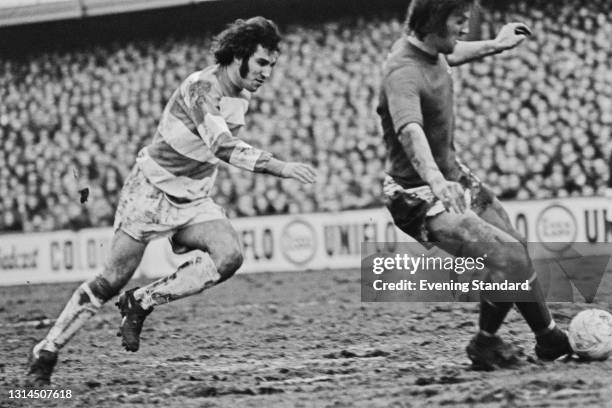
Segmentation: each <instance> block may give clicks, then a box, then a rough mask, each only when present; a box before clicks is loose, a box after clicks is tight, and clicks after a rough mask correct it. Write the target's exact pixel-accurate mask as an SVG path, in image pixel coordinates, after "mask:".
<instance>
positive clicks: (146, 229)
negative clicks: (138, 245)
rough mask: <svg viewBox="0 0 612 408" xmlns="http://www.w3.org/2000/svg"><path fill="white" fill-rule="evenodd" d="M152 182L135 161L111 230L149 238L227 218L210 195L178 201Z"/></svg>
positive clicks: (140, 239) (145, 240) (140, 237)
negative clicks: (119, 230) (192, 199)
mask: <svg viewBox="0 0 612 408" xmlns="http://www.w3.org/2000/svg"><path fill="white" fill-rule="evenodd" d="M178 201H179V200H177V199H173V198H172V197H169V196H168V195H167V194H165V193H164V192H163V191H161V190H160V189H158V188H157V187H155V186H154V185H153V184H151V183H150V182H149V181H148V180H147V178H146V177H145V175H144V174H143V173H142V170H140V167H139V166H138V165H135V166H134V168H133V169H132V171H131V173H130V175H129V176H128V178H127V180H126V181H125V184H124V186H123V189H122V190H121V195H120V197H119V204H118V206H117V212H116V213H115V223H114V230H115V231H117V230H118V229H121V230H122V231H124V232H125V233H126V234H128V235H129V236H131V237H132V238H134V239H136V240H138V241H141V242H148V241H150V240H152V239H155V238H161V237H166V236H171V235H172V234H173V233H174V232H176V231H178V230H179V229H181V228H184V227H186V226H188V225H193V224H198V223H201V222H207V221H213V220H218V219H226V218H227V217H226V215H225V211H224V210H223V208H222V207H220V206H218V205H217V204H215V202H214V201H213V200H212V199H211V198H210V197H205V198H202V199H199V200H195V201H188V202H183V201H181V202H178Z"/></svg>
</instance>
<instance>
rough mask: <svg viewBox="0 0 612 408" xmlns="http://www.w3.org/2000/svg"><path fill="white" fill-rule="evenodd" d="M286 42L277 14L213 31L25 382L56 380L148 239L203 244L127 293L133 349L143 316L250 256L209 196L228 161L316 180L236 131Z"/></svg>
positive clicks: (128, 342) (125, 326) (125, 331)
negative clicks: (99, 261) (107, 246)
mask: <svg viewBox="0 0 612 408" xmlns="http://www.w3.org/2000/svg"><path fill="white" fill-rule="evenodd" d="M279 42H280V34H279V31H278V28H277V27H276V25H275V24H274V23H273V22H272V21H270V20H268V19H265V18H263V17H254V18H251V19H249V20H246V21H245V20H236V21H235V22H234V23H232V24H231V25H229V26H228V28H227V29H225V30H224V31H222V32H221V33H220V34H219V35H218V36H217V37H216V38H215V42H214V46H213V52H214V55H215V60H216V64H215V65H213V66H210V67H208V68H205V69H203V70H201V71H198V72H195V73H193V74H191V75H190V76H189V77H187V78H186V79H185V80H184V81H183V83H182V84H181V85H180V87H179V88H178V89H177V90H176V91H175V92H174V93H173V95H172V97H171V98H170V100H169V101H168V104H167V105H166V108H165V110H164V113H163V116H162V118H161V120H160V123H159V126H158V128H157V131H156V133H155V136H154V138H153V141H152V143H151V144H149V145H148V146H146V147H145V148H143V149H142V150H141V151H140V153H139V154H138V158H137V160H136V165H135V166H134V168H133V170H132V172H131V174H130V176H129V177H128V178H127V180H126V182H125V185H124V187H123V189H122V192H121V197H120V201H119V205H118V207H117V212H116V215H115V223H114V228H115V235H114V237H113V241H112V245H111V250H110V255H109V258H108V260H107V262H106V265H105V268H104V271H103V272H102V273H101V274H100V275H98V276H95V277H93V278H91V279H89V280H88V281H86V282H84V283H83V284H82V285H81V286H80V287H79V288H78V289H77V290H76V291H75V292H74V294H73V295H72V297H71V299H70V300H69V301H68V303H67V304H66V306H65V307H64V310H63V311H62V312H61V314H60V316H59V317H58V319H57V320H56V322H55V325H54V326H53V327H52V328H51V329H50V330H49V332H48V334H47V336H46V337H45V338H44V339H43V340H42V341H40V342H39V343H38V344H36V345H35V346H34V348H33V349H32V352H31V356H30V361H29V370H28V373H27V376H26V385H29V386H40V385H46V384H49V383H50V378H51V374H52V373H53V369H54V367H55V365H56V363H57V358H58V352H59V350H60V349H61V348H62V347H63V346H64V345H65V344H66V343H67V342H68V340H70V338H71V337H72V336H73V335H74V334H75V333H76V332H77V331H78V329H79V328H81V327H82V326H83V324H84V323H85V322H86V321H87V320H88V319H89V318H91V317H92V316H93V315H94V314H95V313H97V312H98V311H99V310H100V308H101V307H102V305H103V304H104V303H105V302H107V301H108V300H110V299H111V298H112V297H114V296H115V295H117V294H118V293H119V292H120V290H121V289H122V288H123V287H124V286H125V285H126V284H127V282H128V281H129V280H130V278H131V277H132V275H133V274H134V272H135V270H136V268H137V267H138V265H139V263H140V261H141V259H142V255H143V253H144V250H145V247H146V246H147V243H148V242H149V241H150V240H152V239H154V238H159V237H163V236H167V237H169V238H170V240H171V243H172V245H173V249H174V250H175V252H187V251H191V250H195V249H199V250H201V251H203V253H202V252H199V251H198V252H197V253H198V255H197V256H194V257H193V259H191V260H189V261H188V262H186V263H184V264H183V265H181V266H179V268H178V269H177V270H176V271H175V272H174V273H173V274H171V275H169V276H167V277H165V278H163V279H159V280H157V281H155V282H153V283H151V284H149V285H147V286H144V287H142V288H134V289H131V290H129V291H126V292H124V293H122V294H121V295H120V296H119V299H118V302H117V306H118V307H119V310H120V312H121V316H122V320H121V324H120V327H119V333H118V334H119V335H120V336H121V338H122V345H123V346H124V347H125V348H126V349H127V350H129V351H137V350H138V348H139V345H140V332H141V330H142V324H143V322H144V320H145V318H146V316H147V315H148V314H149V313H151V311H152V310H153V308H154V307H155V306H157V305H160V304H163V303H168V302H171V301H173V300H177V299H181V298H184V297H187V296H190V295H194V294H196V293H200V292H202V291H203V290H205V289H207V288H209V287H211V286H214V285H216V284H218V283H220V282H222V281H224V280H226V279H228V278H229V277H231V276H232V275H233V274H234V272H235V271H236V270H237V269H238V268H239V267H240V265H241V264H242V246H241V243H240V240H239V238H238V235H237V233H236V231H235V230H234V228H233V227H232V225H231V224H230V223H229V221H228V220H227V218H226V217H225V212H224V210H223V209H222V208H221V207H220V206H218V205H217V204H215V203H214V201H213V200H212V198H211V197H210V192H211V189H212V187H213V184H214V181H215V177H216V176H217V168H218V165H219V162H220V161H224V162H226V163H229V164H231V165H234V166H237V167H240V168H242V169H245V170H249V171H252V172H260V173H269V174H272V175H275V176H278V177H285V178H293V179H296V180H298V181H300V182H302V183H313V182H314V181H315V176H316V174H315V171H314V169H313V168H312V167H311V166H309V165H307V164H302V163H296V162H285V161H282V160H279V159H276V158H274V157H272V155H271V154H270V153H268V152H266V151H263V150H259V149H256V148H254V147H252V146H250V145H249V144H247V143H245V142H244V141H242V140H240V139H239V138H237V137H236V134H237V132H238V131H239V130H240V128H241V127H242V126H244V124H245V114H246V111H247V107H248V104H249V98H250V93H251V92H254V91H256V90H257V89H258V88H259V87H260V86H261V85H263V84H264V83H265V82H266V80H267V79H268V78H269V77H270V74H271V73H272V70H273V67H274V65H275V64H276V61H277V59H278V55H279Z"/></svg>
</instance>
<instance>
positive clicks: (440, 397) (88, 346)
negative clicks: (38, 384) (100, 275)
mask: <svg viewBox="0 0 612 408" xmlns="http://www.w3.org/2000/svg"><path fill="white" fill-rule="evenodd" d="M138 283H141V284H142V283H143V282H142V281H140V282H130V284H129V285H128V288H129V287H133V286H135V285H136V284H138ZM78 285H79V283H70V284H53V285H32V286H17V287H0V339H1V341H0V356H2V358H1V359H0V393H1V394H0V407H12V406H15V407H19V406H24V407H26V406H27V407H43V406H44V407H84V406H87V407H118V406H142V407H149V406H159V407H421V406H428V407H437V406H445V407H448V406H450V407H454V406H456V407H465V406H477V407H591V406H593V407H604V406H611V405H610V404H612V402H610V401H612V383H611V382H610V376H609V373H610V370H611V369H612V361H605V362H589V363H586V362H581V361H578V360H574V359H572V360H566V361H556V362H553V363H546V364H544V363H540V362H537V361H536V360H535V359H534V357H533V346H534V340H533V336H532V334H531V333H530V331H529V329H528V327H527V325H526V324H525V323H524V322H523V320H522V319H521V317H520V316H519V314H518V313H517V312H516V311H515V310H513V311H511V313H510V315H509V316H508V319H507V324H506V325H504V327H503V328H502V329H501V331H500V334H501V335H502V336H503V337H504V338H505V339H507V340H509V341H511V342H513V343H514V344H515V345H517V346H518V347H520V348H522V349H523V351H524V355H523V357H522V361H523V364H522V366H521V367H519V368H516V369H511V370H510V369H506V370H499V371H495V372H477V371H472V370H470V365H469V362H468V359H467V357H466V355H465V352H464V348H465V346H466V344H467V342H468V341H469V339H470V337H471V336H472V334H473V333H474V332H475V330H476V322H477V318H478V314H477V309H478V307H477V304H476V303H362V302H361V300H360V273H359V271H358V270H345V271H322V272H304V273H262V274H251V275H237V276H235V277H234V278H232V279H231V280H229V281H227V282H225V283H223V284H222V285H220V286H218V287H216V288H213V289H211V290H208V291H206V292H204V293H202V294H200V295H196V296H194V297H191V298H188V299H184V300H181V301H177V302H175V303H171V304H168V305H163V306H160V307H158V308H157V309H156V310H155V312H154V313H153V314H151V315H150V316H149V318H148V319H147V321H146V322H145V326H144V330H143V335H142V343H141V349H140V351H139V352H137V353H129V352H127V351H124V350H123V349H122V348H121V346H120V339H119V338H118V337H116V332H117V326H118V323H119V320H120V319H119V313H118V311H117V310H116V308H115V307H114V299H113V301H111V302H109V304H107V305H106V306H105V307H104V309H103V311H102V312H101V313H100V314H98V315H97V316H95V317H94V318H93V319H92V320H91V321H90V322H89V324H87V325H86V326H85V328H84V329H83V330H81V331H80V332H79V333H78V334H77V335H76V336H75V338H74V339H73V340H72V341H71V342H70V343H69V344H68V346H66V348H65V349H64V350H63V351H62V353H61V354H60V360H59V363H58V366H57V367H56V373H55V375H54V376H53V384H52V386H51V387H49V388H52V389H56V390H71V392H72V398H70V399H59V398H57V399H27V400H26V399H19V400H18V399H10V398H9V396H10V394H9V391H10V390H18V389H22V387H21V377H22V375H23V373H24V372H25V362H26V359H27V355H28V352H29V349H30V347H31V346H32V345H33V344H34V343H35V341H37V340H39V339H40V338H42V337H43V336H44V335H45V334H46V332H47V330H48V328H49V325H50V322H49V321H48V320H47V321H45V320H44V319H55V318H56V317H57V315H58V313H59V312H60V309H61V308H62V307H63V305H64V303H65V302H66V301H67V300H68V298H69V297H70V295H71V293H72V291H73V290H74V289H75V288H76V287H77V286H78ZM611 296H612V276H610V273H608V274H607V275H606V276H605V277H604V279H603V281H602V286H601V287H600V289H599V291H598V294H597V297H596V298H595V301H594V303H593V304H590V305H587V304H585V303H574V304H572V303H555V304H552V305H551V309H552V311H553V314H554V317H555V319H556V321H557V323H559V324H560V325H561V327H563V328H567V326H568V324H569V321H570V319H571V317H572V316H573V315H574V314H576V313H577V312H578V311H580V310H583V309H585V308H589V307H596V308H602V309H606V310H611V308H610V306H611V303H610V299H611Z"/></svg>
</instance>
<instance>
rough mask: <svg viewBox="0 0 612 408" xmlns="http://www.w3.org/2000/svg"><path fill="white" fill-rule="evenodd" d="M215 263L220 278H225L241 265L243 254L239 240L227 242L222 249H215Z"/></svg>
mask: <svg viewBox="0 0 612 408" xmlns="http://www.w3.org/2000/svg"><path fill="white" fill-rule="evenodd" d="M215 258H216V260H215V263H216V264H217V271H218V272H219V275H221V280H226V279H228V278H230V277H231V276H233V275H234V273H235V272H236V271H237V270H238V268H240V266H242V262H243V261H244V256H243V254H242V248H241V246H240V242H239V241H235V242H231V243H227V245H225V246H224V247H223V249H221V250H219V251H217V254H216V257H215Z"/></svg>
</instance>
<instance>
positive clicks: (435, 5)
mask: <svg viewBox="0 0 612 408" xmlns="http://www.w3.org/2000/svg"><path fill="white" fill-rule="evenodd" d="M475 3H476V1H475V0H412V1H411V2H410V7H408V16H407V17H406V31H407V32H408V33H414V34H415V35H416V36H417V38H419V39H421V40H422V39H423V37H425V36H426V35H427V34H432V33H437V34H440V35H442V36H444V35H446V20H448V17H449V16H450V15H451V14H452V13H453V12H454V11H455V10H463V9H467V8H469V7H471V6H473V5H474V4H475Z"/></svg>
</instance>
